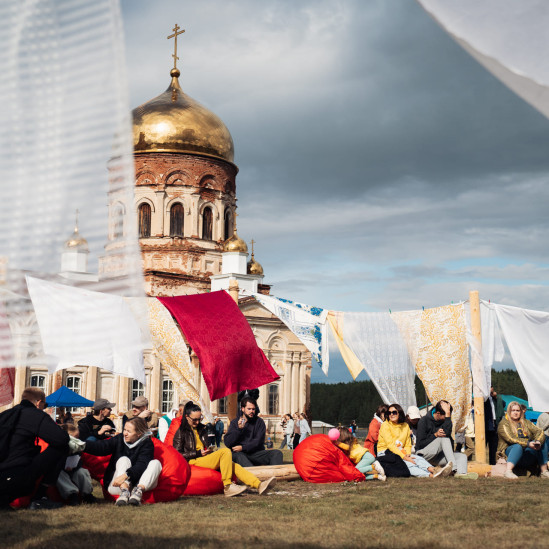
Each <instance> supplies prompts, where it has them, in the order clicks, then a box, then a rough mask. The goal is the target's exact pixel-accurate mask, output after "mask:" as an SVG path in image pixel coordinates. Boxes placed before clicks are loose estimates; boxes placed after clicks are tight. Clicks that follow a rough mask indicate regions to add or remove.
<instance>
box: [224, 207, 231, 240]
mask: <svg viewBox="0 0 549 549" xmlns="http://www.w3.org/2000/svg"><path fill="white" fill-rule="evenodd" d="M231 236H232V231H231V211H230V210H225V219H224V225H223V240H227V238H230V237H231Z"/></svg>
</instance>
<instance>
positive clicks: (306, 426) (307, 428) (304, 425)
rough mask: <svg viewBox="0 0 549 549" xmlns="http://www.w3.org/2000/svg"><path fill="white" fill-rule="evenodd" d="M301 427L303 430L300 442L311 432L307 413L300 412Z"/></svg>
mask: <svg viewBox="0 0 549 549" xmlns="http://www.w3.org/2000/svg"><path fill="white" fill-rule="evenodd" d="M299 429H300V431H301V435H300V437H299V442H302V441H303V440H305V439H306V438H307V437H308V436H309V435H310V434H311V427H310V426H309V421H308V420H307V416H306V415H305V414H299Z"/></svg>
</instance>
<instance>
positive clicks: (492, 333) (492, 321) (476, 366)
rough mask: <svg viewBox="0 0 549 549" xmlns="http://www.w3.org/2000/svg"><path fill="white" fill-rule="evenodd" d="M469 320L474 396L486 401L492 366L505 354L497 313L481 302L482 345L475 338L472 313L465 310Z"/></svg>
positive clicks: (490, 382)
mask: <svg viewBox="0 0 549 549" xmlns="http://www.w3.org/2000/svg"><path fill="white" fill-rule="evenodd" d="M465 314H466V318H467V343H468V344H469V348H470V350H471V373H472V374H473V394H474V396H482V397H483V398H484V400H486V399H487V398H488V396H489V395H490V387H491V386H492V366H493V364H494V362H501V361H502V360H503V356H504V354H505V349H504V347H503V340H502V337H501V331H500V329H499V324H498V320H497V316H496V311H495V310H494V308H493V307H492V305H491V304H490V303H488V302H487V301H483V300H481V301H480V326H481V343H480V344H479V342H478V341H477V339H476V337H473V333H472V330H471V312H470V309H469V307H466V308H465Z"/></svg>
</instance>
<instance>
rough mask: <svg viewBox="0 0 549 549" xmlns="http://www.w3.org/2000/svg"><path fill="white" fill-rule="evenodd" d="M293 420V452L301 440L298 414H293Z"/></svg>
mask: <svg viewBox="0 0 549 549" xmlns="http://www.w3.org/2000/svg"><path fill="white" fill-rule="evenodd" d="M293 420H294V432H293V435H292V448H293V449H294V450H295V449H296V447H297V445H298V444H299V442H300V440H301V421H300V419H299V414H297V413H295V414H294V417H293Z"/></svg>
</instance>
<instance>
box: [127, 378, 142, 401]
mask: <svg viewBox="0 0 549 549" xmlns="http://www.w3.org/2000/svg"><path fill="white" fill-rule="evenodd" d="M144 394H145V387H144V385H143V383H141V381H137V379H132V394H131V399H130V402H131V401H134V400H135V399H136V398H137V397H140V396H144Z"/></svg>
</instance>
